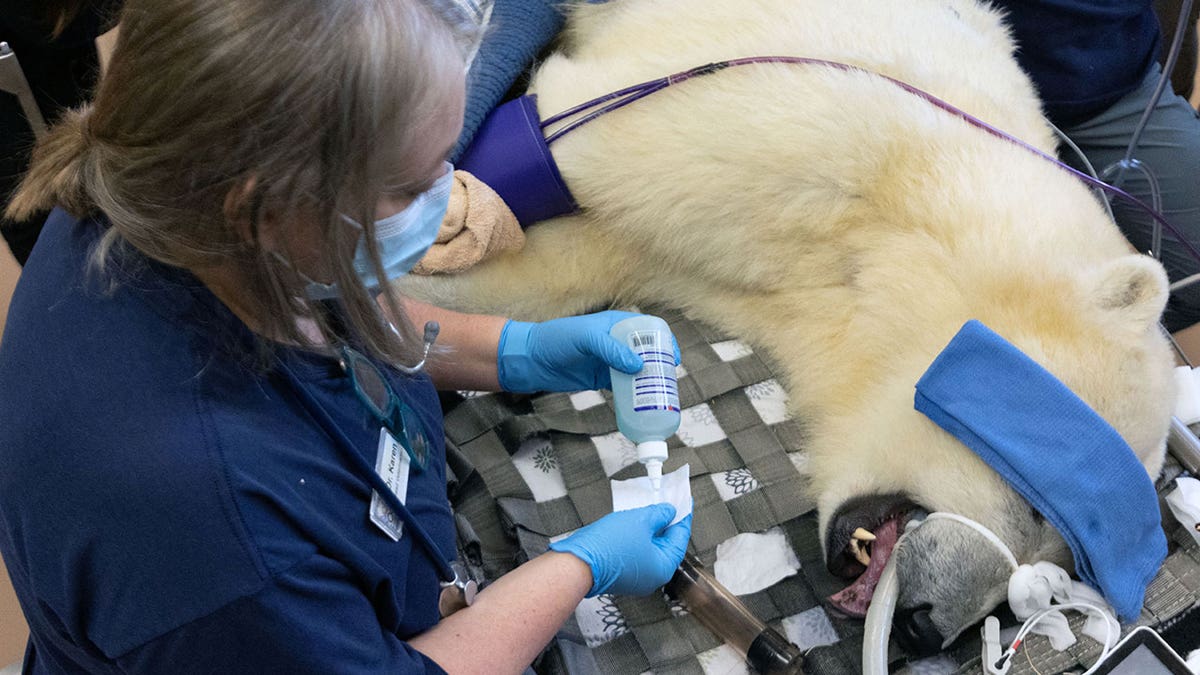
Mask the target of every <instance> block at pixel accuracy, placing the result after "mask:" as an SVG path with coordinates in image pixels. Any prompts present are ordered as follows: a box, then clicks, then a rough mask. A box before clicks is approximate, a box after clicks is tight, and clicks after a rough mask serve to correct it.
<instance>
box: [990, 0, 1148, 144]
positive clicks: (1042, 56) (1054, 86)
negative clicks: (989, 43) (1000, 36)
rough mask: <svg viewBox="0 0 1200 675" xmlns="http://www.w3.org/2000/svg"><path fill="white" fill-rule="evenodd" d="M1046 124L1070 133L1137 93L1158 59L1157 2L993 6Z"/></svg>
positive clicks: (1019, 0)
mask: <svg viewBox="0 0 1200 675" xmlns="http://www.w3.org/2000/svg"><path fill="white" fill-rule="evenodd" d="M992 4H994V5H995V6H996V7H997V8H999V9H1001V10H1003V11H1004V12H1006V14H1007V16H1008V18H1007V22H1008V23H1009V25H1010V26H1012V31H1013V37H1014V38H1016V40H1017V60H1018V61H1019V62H1020V64H1021V67H1022V68H1023V69H1024V70H1025V72H1027V73H1029V76H1030V77H1031V78H1032V79H1033V83H1034V84H1035V85H1036V86H1037V90H1038V94H1039V95H1040V96H1041V98H1042V101H1043V102H1044V107H1045V110H1046V114H1047V116H1049V117H1050V119H1051V120H1052V121H1053V122H1054V123H1055V124H1060V125H1072V124H1076V123H1079V122H1083V121H1084V120H1086V119H1088V118H1090V117H1093V116H1095V115H1097V114H1099V113H1100V112H1102V111H1104V110H1105V109H1107V108H1108V107H1109V106H1111V105H1113V104H1114V103H1116V102H1117V101H1118V100H1120V99H1121V97H1123V96H1125V95H1126V94H1128V93H1129V92H1131V91H1133V90H1134V89H1135V88H1137V86H1138V85H1139V84H1141V82H1142V80H1143V78H1145V76H1146V74H1147V73H1148V72H1149V70H1150V68H1151V67H1152V66H1153V65H1154V63H1155V60H1156V59H1157V58H1158V48H1159V44H1158V43H1159V26H1158V17H1157V15H1155V13H1154V3H1153V1H1152V0H1091V1H1088V0H993V3H992Z"/></svg>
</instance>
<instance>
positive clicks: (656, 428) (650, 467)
mask: <svg viewBox="0 0 1200 675" xmlns="http://www.w3.org/2000/svg"><path fill="white" fill-rule="evenodd" d="M609 334H610V335H612V336H613V337H614V338H616V339H617V340H619V341H621V342H623V343H625V344H626V345H628V346H629V348H630V349H632V350H633V351H634V352H636V353H637V355H638V356H640V357H642V369H641V370H640V371H638V372H637V373H634V374H633V375H628V374H626V373H622V372H620V371H619V370H615V369H614V370H611V372H610V374H611V377H612V392H613V405H614V407H615V408H616V410H617V428H618V429H620V431H621V433H622V434H624V435H625V437H626V438H628V439H629V440H631V441H633V442H634V443H636V444H637V454H638V461H639V462H641V463H642V464H645V465H646V475H647V476H649V477H650V485H651V486H652V487H653V488H654V493H655V496H657V495H658V492H659V490H660V489H661V488H662V465H663V462H665V461H666V460H667V439H668V438H670V437H671V435H672V434H674V433H675V431H676V430H678V429H679V386H678V384H677V383H676V380H675V344H674V342H673V341H672V338H671V329H670V328H669V327H668V326H667V322H666V321H663V320H662V319H660V318H658V317H657V316H648V315H639V316H635V317H631V318H628V319H625V320H624V321H620V322H618V323H616V324H614V325H613V327H612V330H610V331H609Z"/></svg>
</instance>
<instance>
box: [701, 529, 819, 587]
mask: <svg viewBox="0 0 1200 675" xmlns="http://www.w3.org/2000/svg"><path fill="white" fill-rule="evenodd" d="M799 569H800V561H799V560H798V559H797V558H796V552H795V551H793V550H792V547H791V545H789V544H788V541H787V537H785V536H784V534H783V530H782V529H781V528H778V527H774V528H771V529H770V530H767V531H766V532H764V533H762V534H756V533H754V532H743V533H742V534H738V535H735V536H732V537H730V538H729V539H726V540H725V541H723V542H721V543H720V544H718V545H717V561H716V562H715V563H714V564H713V574H715V575H716V577H717V581H719V582H721V585H722V586H724V587H725V588H727V589H729V592H730V593H733V594H734V595H747V594H749V593H757V592H758V591H761V590H763V589H764V588H769V587H770V586H773V585H774V584H776V583H777V582H778V581H779V580H781V579H785V578H787V577H790V576H792V575H793V574H795V573H796V572H797V570H799Z"/></svg>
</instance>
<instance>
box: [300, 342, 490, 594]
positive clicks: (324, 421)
mask: <svg viewBox="0 0 1200 675" xmlns="http://www.w3.org/2000/svg"><path fill="white" fill-rule="evenodd" d="M437 334H438V324H437V322H435V321H430V322H428V323H426V324H425V335H424V353H423V354H422V356H421V360H420V361H419V362H418V363H417V364H416V365H413V366H404V365H399V364H397V365H395V366H394V367H395V368H397V369H398V370H400V371H402V372H405V373H407V374H409V375H415V374H416V373H418V372H420V371H421V370H422V369H423V368H424V366H425V360H426V359H427V358H428V356H429V349H430V347H432V346H433V341H434V340H436V339H437ZM279 367H280V371H281V372H282V373H283V375H284V377H286V378H287V380H288V383H289V384H290V385H291V386H292V389H293V390H294V391H295V393H296V396H297V398H299V400H300V404H301V405H302V406H303V407H304V410H305V412H307V413H308V414H309V415H310V416H311V417H312V419H313V421H315V422H316V423H317V425H318V426H320V427H321V429H322V430H323V431H324V432H325V433H326V435H328V436H329V439H330V440H332V441H333V443H334V445H336V446H337V447H338V449H339V450H341V451H342V453H343V454H344V455H346V457H348V458H349V459H350V463H351V464H352V465H353V466H354V468H355V469H356V470H357V471H358V472H359V474H361V475H362V476H365V477H366V479H367V482H368V483H370V485H371V489H373V490H374V491H375V492H376V493H377V494H378V495H379V496H380V497H381V498H383V500H384V502H385V503H386V504H387V506H388V508H389V509H391V510H392V513H394V514H396V515H397V516H398V517H399V518H400V520H402V521H404V525H405V526H406V527H407V528H408V531H409V532H410V533H412V534H413V536H415V537H416V540H417V542H418V543H420V545H421V548H423V549H424V550H425V554H426V555H427V556H428V557H429V560H430V561H432V562H433V564H434V567H436V568H437V572H438V577H440V579H441V581H440V582H439V586H440V587H441V592H440V593H439V594H438V612H439V613H440V615H441V616H442V618H445V617H447V616H450V615H451V614H453V613H454V612H457V611H458V610H460V609H462V608H464V607H467V606H469V605H471V603H473V602H474V601H475V596H476V594H477V593H478V592H479V584H478V583H476V582H475V580H473V579H471V578H470V576H469V575H468V574H467V569H466V566H465V565H463V564H462V563H460V562H458V561H457V560H455V559H454V557H452V556H449V555H447V554H446V553H445V552H444V551H442V550H441V548H440V547H439V546H438V545H437V543H436V542H434V541H433V538H432V537H431V536H429V533H428V532H426V531H425V528H423V527H421V524H420V523H419V522H418V521H417V519H416V518H415V517H414V516H413V515H412V512H411V511H409V510H408V507H406V506H405V505H404V502H402V501H400V497H398V496H397V495H396V493H395V492H393V491H392V489H391V487H389V486H388V484H387V483H386V482H384V480H383V478H381V477H380V476H379V474H378V473H377V472H376V471H375V467H373V466H371V465H370V464H368V463H367V460H366V459H364V458H363V456H362V454H361V453H359V451H358V447H357V446H356V445H355V444H354V443H353V442H352V441H351V440H350V439H349V438H347V437H346V434H345V433H344V432H343V431H342V430H341V428H340V427H339V426H338V425H337V424H336V423H335V422H334V421H333V418H332V417H330V416H329V413H328V412H327V411H326V410H325V408H324V407H323V406H322V405H321V404H320V403H318V402H317V400H316V399H315V398H314V397H313V395H312V394H311V393H309V391H308V390H307V389H306V388H305V387H304V386H302V384H301V382H300V379H299V378H298V377H296V374H295V373H293V372H292V370H291V368H289V367H288V366H287V364H286V363H283V362H280V364H279ZM402 442H405V441H402Z"/></svg>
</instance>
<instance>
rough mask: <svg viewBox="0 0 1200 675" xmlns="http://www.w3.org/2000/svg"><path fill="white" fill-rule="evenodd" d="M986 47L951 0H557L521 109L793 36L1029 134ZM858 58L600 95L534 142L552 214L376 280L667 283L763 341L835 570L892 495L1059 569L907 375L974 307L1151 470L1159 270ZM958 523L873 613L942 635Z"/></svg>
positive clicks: (1029, 160)
mask: <svg viewBox="0 0 1200 675" xmlns="http://www.w3.org/2000/svg"><path fill="white" fill-rule="evenodd" d="M1013 49H1014V45H1013V43H1012V41H1011V39H1010V37H1009V36H1008V33H1007V31H1006V29H1005V28H1004V27H1003V24H1002V17H1001V16H1000V15H999V14H998V13H997V12H996V11H994V10H993V9H991V8H989V7H988V6H986V5H984V4H980V3H977V2H973V1H971V0H909V1H908V2H873V1H871V0H841V1H840V2H836V3H834V2H825V1H823V0H736V1H734V0H654V1H650V0H619V1H614V2H609V3H606V4H595V5H592V4H588V5H582V6H580V7H578V8H577V9H576V10H574V11H573V12H572V14H571V15H570V18H569V22H568V27H567V29H566V32H565V34H564V38H563V40H562V44H561V45H560V47H559V49H558V51H557V52H556V53H554V54H553V55H551V56H550V57H549V58H547V59H546V60H545V61H544V63H542V64H541V66H540V67H539V68H538V70H537V72H536V74H535V77H534V78H533V80H532V86H531V91H532V92H534V93H536V94H537V96H538V98H537V105H538V109H539V113H540V115H541V116H542V117H543V118H546V117H548V116H550V115H552V114H554V113H557V112H559V111H562V110H565V109H568V108H570V107H571V106H574V105H576V104H578V103H580V102H582V101H586V100H588V99H591V98H593V97H596V96H599V95H602V94H605V93H607V92H611V91H615V90H618V89H621V88H622V87H626V86H629V85H631V84H634V83H638V82H642V81H646V80H651V79H654V78H658V77H662V76H664V75H667V74H670V73H674V72H678V71H683V70H686V69H688V68H691V67H694V66H698V65H703V64H706V63H710V62H717V61H722V60H726V59H733V58H739V57H752V56H764V55H793V56H802V57H814V58H819V59H827V60H831V61H837V62H843V63H847V64H853V65H855V66H859V67H861V68H863V69H866V70H868V71H872V72H873V73H877V74H882V75H886V76H888V77H891V78H895V79H897V80H900V81H903V82H906V83H908V84H910V85H913V86H915V87H917V88H920V89H922V90H924V91H927V92H929V93H931V94H933V95H935V96H937V97H939V98H941V99H944V100H946V101H949V102H950V103H952V104H954V105H955V106H958V107H959V108H961V109H963V110H965V111H967V112H969V113H970V114H972V115H975V116H977V117H979V118H981V119H983V120H986V121H988V122H989V123H991V124H993V125H995V126H997V127H1000V128H1002V129H1004V130H1005V131H1007V132H1009V133H1011V134H1013V135H1015V136H1016V137H1018V138H1020V139H1023V140H1024V141H1025V142H1027V143H1029V144H1031V145H1032V146H1034V147H1036V148H1039V149H1041V150H1042V151H1044V152H1047V153H1053V152H1054V148H1055V142H1054V138H1053V136H1052V131H1051V129H1050V128H1049V127H1048V126H1047V124H1046V123H1045V122H1044V121H1043V117H1042V115H1041V114H1040V108H1039V103H1038V100H1037V98H1036V96H1035V92H1034V89H1033V87H1032V85H1031V84H1030V82H1029V80H1028V79H1027V78H1026V76H1025V75H1024V74H1023V73H1022V72H1021V70H1020V69H1019V68H1018V66H1017V64H1016V62H1015V61H1014V59H1013V56H1012V55H1013ZM877 74H871V73H864V72H857V71H846V70H841V69H836V68H831V67H826V66H820V65H796V64H780V63H765V64H755V65H748V66H743V67H738V68H728V69H725V70H722V71H720V72H716V73H713V74H709V75H705V76H703V77H699V78H693V79H691V80H688V81H686V82H683V83H680V84H678V85H674V86H670V87H668V88H666V89H664V90H662V91H660V92H658V93H655V94H653V95H650V96H647V97H645V98H643V99H642V100H640V101H638V102H637V103H635V104H632V105H629V106H626V107H624V108H621V109H620V110H617V111H614V112H612V113H609V114H607V115H605V116H603V117H601V118H599V119H597V120H596V121H594V122H592V123H590V124H588V125H586V126H583V127H580V128H579V129H578V130H576V131H574V132H572V133H571V134H568V135H565V136H563V137H562V138H561V139H560V140H558V141H557V142H555V143H554V144H553V145H552V146H551V147H552V151H553V155H554V157H555V160H556V161H557V163H558V166H559V169H560V171H561V173H562V176H563V178H564V179H565V181H566V183H567V185H568V186H569V187H570V189H571V191H572V192H573V194H574V196H575V198H576V200H577V201H578V203H579V205H580V207H581V211H580V212H579V213H577V214H575V215H571V216H567V217H560V218H556V219H553V220H549V221H546V222H543V223H539V224H536V225H534V226H533V227H531V228H530V229H529V230H528V232H527V234H528V240H527V243H526V246H525V248H524V250H522V251H520V252H518V253H512V254H505V255H503V256H500V257H498V258H495V259H493V260H492V261H490V262H488V263H486V264H483V265H480V266H477V267H475V268H473V269H471V270H469V271H467V272H466V273H463V274H460V275H455V276H442V277H427V278H412V277H410V278H407V279H406V280H404V281H402V282H401V287H402V291H403V292H405V293H408V294H410V295H413V296H415V297H418V298H421V299H424V300H427V301H430V302H433V303H436V304H441V305H444V306H447V307H452V308H457V309H460V310H466V311H478V312H492V313H504V314H508V315H512V316H515V317H519V318H523V319H545V318H550V317H554V316H560V315H563V314H568V313H577V312H583V311H586V310H592V309H595V308H597V307H601V306H606V305H613V304H616V305H627V304H649V303H658V304H668V305H673V306H675V307H678V308H680V309H682V310H683V311H685V312H686V313H687V315H688V316H690V317H692V318H695V319H697V320H700V321H704V322H707V323H709V324H712V325H715V326H717V327H719V328H721V329H723V330H724V331H725V332H727V333H728V334H732V335H737V336H740V337H741V338H742V339H744V340H746V341H747V342H749V343H751V344H753V345H754V346H755V347H756V348H757V349H760V350H763V351H765V352H767V353H769V355H770V356H771V357H773V359H774V360H775V361H777V362H778V363H779V364H780V365H781V368H782V370H783V372H782V373H781V377H782V378H783V380H784V385H785V388H786V389H787V390H788V392H789V394H790V401H791V405H792V406H793V408H794V413H795V414H796V415H797V416H799V417H802V418H803V419H804V420H806V422H807V423H808V426H809V428H810V429H811V441H810V446H809V448H808V451H809V453H810V457H811V472H812V485H813V489H815V490H817V492H818V495H819V499H818V501H819V503H818V506H819V510H820V525H821V537H822V540H823V544H824V545H825V546H826V555H827V560H828V565H829V568H830V570H831V571H833V572H835V573H839V574H841V575H844V576H848V577H854V576H856V575H862V576H864V577H865V576H868V575H866V574H863V573H864V569H868V568H866V567H864V564H863V563H862V562H859V561H858V560H856V557H857V558H859V559H863V558H862V553H863V552H862V551H861V550H858V551H856V550H855V549H861V548H865V547H866V544H865V543H864V542H860V541H859V540H857V539H854V538H852V536H851V533H852V532H854V531H855V530H856V529H857V528H858V527H864V528H866V529H867V530H874V529H878V528H880V527H881V526H882V525H886V524H887V523H888V522H895V521H898V520H900V519H902V518H904V517H905V516H906V515H907V514H909V513H911V512H912V511H913V510H914V509H923V510H927V511H934V510H937V511H950V512H954V513H958V514H961V515H963V516H966V517H969V518H971V519H974V520H976V521H979V522H980V523H982V524H984V525H986V526H987V527H988V528H990V529H991V530H993V531H994V532H995V533H996V534H997V535H998V536H999V537H1000V538H1001V539H1002V540H1003V541H1004V542H1005V543H1006V544H1007V545H1008V546H1009V547H1010V548H1011V550H1012V551H1013V553H1014V554H1015V555H1016V557H1017V559H1018V560H1019V561H1020V562H1022V563H1024V562H1033V561H1037V560H1049V561H1052V562H1056V563H1058V564H1061V565H1064V566H1067V567H1068V569H1069V568H1070V567H1069V565H1070V563H1071V557H1070V553H1069V550H1068V549H1067V547H1066V545H1065V543H1064V541H1063V539H1062V538H1061V537H1060V536H1059V534H1058V533H1057V532H1055V530H1054V528H1053V527H1052V526H1051V525H1050V524H1049V523H1047V522H1046V521H1044V520H1043V519H1042V518H1041V517H1040V516H1039V515H1038V514H1037V513H1036V512H1035V511H1034V510H1033V509H1032V508H1031V507H1030V505H1029V504H1028V503H1027V502H1026V501H1024V500H1023V499H1022V498H1021V497H1019V496H1018V495H1017V494H1016V493H1015V492H1013V490H1012V489H1010V488H1009V486H1008V485H1007V484H1006V483H1005V482H1004V480H1002V479H1001V478H1000V477H999V476H998V475H997V474H995V473H994V472H993V471H992V470H991V469H989V468H988V467H987V465H985V464H984V463H983V462H982V461H981V460H980V459H979V458H978V457H977V456H975V455H974V454H973V453H972V452H971V451H970V450H968V449H967V448H966V447H965V446H963V445H962V444H960V443H959V442H958V441H956V440H955V439H954V438H952V437H951V436H950V435H949V434H947V433H945V432H944V431H943V430H941V429H940V428H939V427H937V426H936V425H934V424H933V423H932V422H931V421H930V420H928V419H927V418H925V417H924V416H922V415H921V414H920V413H918V412H917V411H915V410H914V409H913V386H914V383H916V381H917V380H918V379H919V378H920V376H921V374H922V373H923V372H924V371H925V370H926V368H928V366H929V365H930V363H931V362H932V360H933V359H934V357H935V356H936V355H937V354H938V353H939V351H940V350H941V349H942V348H943V347H944V346H945V345H946V344H947V342H948V341H949V340H950V338H951V337H952V336H953V335H954V334H955V333H956V332H957V331H958V329H959V328H960V327H961V326H962V325H963V323H964V322H965V321H966V320H968V319H972V318H974V319H979V320H980V321H982V322H983V323H984V324H986V325H988V326H989V327H991V328H992V329H993V330H995V331H996V332H998V333H999V334H1001V335H1003V336H1004V337H1005V338H1006V339H1008V340H1009V341H1010V342H1012V343H1014V344H1015V345H1016V346H1017V347H1019V348H1020V349H1021V350H1023V351H1024V352H1025V353H1026V354H1027V355H1029V356H1030V357H1031V358H1033V359H1034V360H1036V361H1037V362H1038V363H1040V364H1041V365H1043V366H1044V367H1045V368H1046V369H1048V370H1049V371H1050V372H1052V373H1053V374H1055V375H1056V376H1057V377H1058V378H1059V379H1060V380H1062V381H1063V382H1064V383H1066V384H1067V386H1069V387H1070V388H1071V389H1072V390H1074V391H1075V392H1076V393H1077V394H1078V395H1079V396H1080V397H1081V398H1082V399H1083V400H1084V401H1086V402H1087V403H1088V404H1089V405H1090V406H1092V408H1094V409H1095V410H1096V411H1097V412H1098V413H1099V414H1100V415H1102V416H1103V417H1104V418H1105V419H1106V420H1107V421H1108V422H1110V423H1111V424H1112V425H1113V426H1114V427H1115V428H1116V429H1117V430H1118V431H1119V432H1120V434H1121V435H1122V436H1123V437H1124V439H1125V440H1126V441H1127V442H1128V443H1129V445H1130V446H1131V447H1132V448H1133V449H1134V450H1135V452H1136V454H1137V456H1138V457H1139V459H1140V460H1141V462H1142V463H1143V464H1144V466H1145V468H1146V471H1147V472H1148V473H1149V474H1150V475H1151V476H1152V477H1153V476H1156V475H1157V473H1158V472H1159V470H1160V468H1161V464H1162V460H1163V455H1164V448H1165V437H1166V433H1167V428H1168V423H1169V418H1170V412H1171V403H1172V398H1173V390H1172V385H1171V374H1170V370H1171V366H1172V360H1171V355H1170V352H1169V348H1168V344H1167V342H1166V341H1165V339H1164V337H1163V336H1162V334H1161V333H1160V330H1159V328H1158V323H1157V322H1158V317H1159V315H1160V313H1161V311H1162V309H1163V306H1164V303H1165V300H1166V295H1167V282H1166V277H1165V275H1164V273H1163V270H1162V268H1161V267H1160V266H1159V265H1158V264H1157V263H1156V262H1154V261H1153V260H1151V259H1150V258H1148V257H1146V256H1141V255H1137V254H1135V253H1134V252H1132V251H1131V249H1130V247H1129V245H1128V244H1127V243H1126V241H1125V240H1124V239H1123V238H1122V236H1121V234H1120V232H1119V231H1118V230H1117V228H1116V227H1115V225H1114V224H1113V223H1112V222H1111V221H1110V220H1109V219H1108V218H1107V216H1106V215H1105V213H1104V211H1103V209H1102V206H1101V205H1100V204H1099V202H1098V200H1097V199H1096V198H1095V197H1094V196H1093V194H1092V193H1091V192H1090V191H1089V188H1087V187H1086V186H1084V185H1083V184H1082V183H1081V182H1080V181H1079V180H1078V179H1077V178H1076V177H1074V176H1072V175H1070V174H1068V173H1067V172H1066V171H1064V170H1063V169H1061V168H1059V167H1056V166H1055V165H1053V164H1052V163H1050V162H1048V161H1047V160H1045V159H1043V158H1039V157H1037V156H1036V155H1035V154H1033V153H1031V152H1030V151H1029V150H1028V149H1024V148H1021V147H1018V146H1017V145H1015V144H1013V143H1011V142H1009V141H1006V140H1003V139H1001V138H998V137H996V136H994V135H990V134H988V133H986V132H984V131H982V130H981V129H979V128H977V127H974V126H971V125H969V124H967V123H966V122H964V121H963V120H962V119H961V118H958V117H956V116H954V115H952V114H949V113H948V112H946V111H944V110H941V109H938V108H936V107H935V106H933V105H931V104H930V102H929V101H927V100H924V99H922V98H920V97H918V96H915V95H913V94H912V93H910V92H908V91H905V90H904V89H903V88H901V87H899V86H897V85H896V84H895V83H893V82H890V81H888V80H887V79H885V78H883V77H880V76H879V75H877ZM893 536H894V535H893ZM976 537H977V535H974V534H973V533H971V532H964V531H963V528H958V529H955V528H953V527H948V526H947V527H943V526H942V525H941V524H939V523H936V522H933V523H930V524H928V525H927V526H925V527H922V528H920V529H919V530H917V531H916V532H914V536H913V537H912V538H910V540H909V541H908V542H906V546H905V547H903V550H902V552H901V554H898V558H897V565H898V569H899V571H900V586H901V597H900V599H899V602H898V614H897V619H896V627H895V630H894V634H896V635H897V636H898V637H899V638H900V639H901V640H903V641H906V644H908V645H910V646H911V647H913V648H914V649H916V650H918V651H931V650H934V649H937V648H940V647H941V646H942V645H943V644H948V643H949V642H950V641H951V640H953V639H954V638H955V636H957V635H958V634H959V633H961V631H962V630H963V629H964V628H966V627H968V626H970V625H972V624H973V623H975V622H976V621H978V620H979V619H980V618H982V616H984V615H985V614H986V613H987V612H988V611H989V610H991V609H993V608H994V607H995V606H996V605H997V604H998V603H999V602H1000V601H1001V600H1003V599H1004V597H1005V580H1006V577H1007V569H1006V568H1004V566H1003V565H1002V564H1001V563H1000V562H999V559H998V557H997V556H998V554H996V553H994V552H992V551H990V550H987V546H986V545H985V544H983V543H981V542H980V541H978V539H977V538H976ZM909 544H911V545H909ZM868 557H869V554H868ZM879 557H880V556H876V560H875V561H873V562H872V563H870V566H871V568H875V569H873V572H872V573H873V574H877V573H878V569H877V568H878V567H879V566H881V565H882V563H881V562H879V561H878V558H879ZM863 562H865V559H863ZM852 588H853V587H852ZM847 604H849V605H853V604H855V603H854V602H849V603H847ZM851 609H852V608H851Z"/></svg>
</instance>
